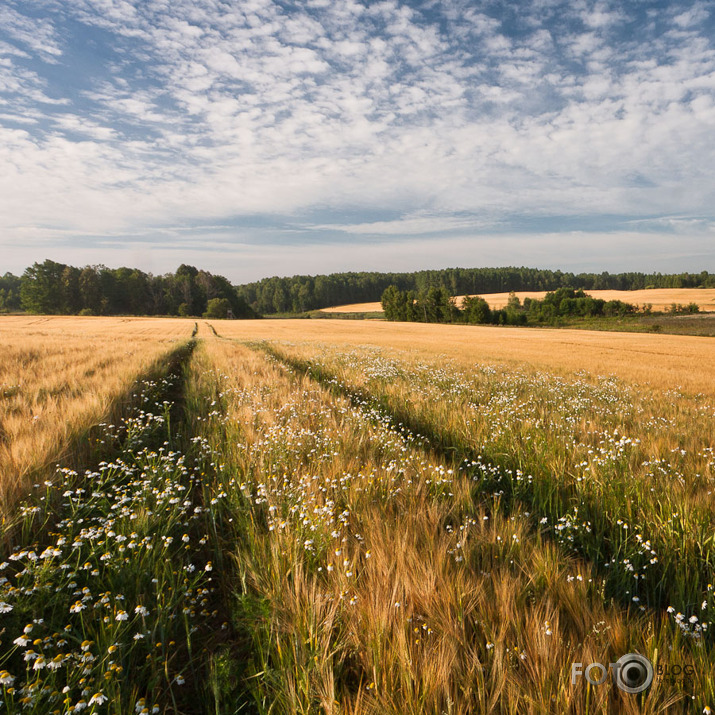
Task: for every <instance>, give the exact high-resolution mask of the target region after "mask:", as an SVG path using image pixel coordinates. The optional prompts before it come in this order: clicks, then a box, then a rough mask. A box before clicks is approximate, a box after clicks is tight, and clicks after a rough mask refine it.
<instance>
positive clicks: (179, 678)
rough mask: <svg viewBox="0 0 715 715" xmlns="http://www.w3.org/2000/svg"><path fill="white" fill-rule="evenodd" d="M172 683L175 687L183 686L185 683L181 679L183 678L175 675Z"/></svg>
mask: <svg viewBox="0 0 715 715" xmlns="http://www.w3.org/2000/svg"><path fill="white" fill-rule="evenodd" d="M174 682H175V683H176V684H177V685H183V684H184V683H185V682H186V681H185V680H184V679H183V677H182V676H181V675H177V676H176V678H175V680H174Z"/></svg>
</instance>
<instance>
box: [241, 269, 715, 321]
mask: <svg viewBox="0 0 715 715" xmlns="http://www.w3.org/2000/svg"><path fill="white" fill-rule="evenodd" d="M391 285H394V286H396V287H397V288H398V289H399V290H403V291H408V290H411V291H415V293H426V292H427V291H428V290H429V289H430V288H441V289H444V290H446V291H447V293H448V294H449V295H471V294H475V293H477V294H479V293H506V292H509V291H555V290H557V289H558V288H564V287H572V288H575V289H578V288H581V289H583V290H640V289H643V288H713V287H715V274H711V273H708V272H707V271H702V272H701V273H679V274H671V275H668V274H661V273H614V274H611V273H607V272H603V273H578V274H574V273H564V272H563V271H552V270H542V269H539V268H524V267H521V268H515V267H508V268H445V269H443V270H433V271H417V272H413V273H378V272H364V273H332V274H330V275H318V276H292V277H290V278H279V277H273V278H264V279H263V280H261V281H257V282H255V283H246V284H244V285H240V286H237V290H238V293H239V295H241V296H242V297H243V298H244V299H245V300H246V302H247V303H248V304H249V305H250V306H251V307H252V308H253V309H254V310H256V311H257V312H259V313H262V314H271V313H302V312H305V311H309V310H319V309H320V308H327V307H330V306H335V305H347V304H349V303H368V302H374V301H379V300H381V297H382V294H383V292H384V291H385V290H386V289H387V288H388V287H389V286H391Z"/></svg>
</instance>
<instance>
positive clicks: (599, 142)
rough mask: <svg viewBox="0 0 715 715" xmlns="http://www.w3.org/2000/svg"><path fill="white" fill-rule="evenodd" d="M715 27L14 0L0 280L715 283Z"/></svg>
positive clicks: (488, 8)
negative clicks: (571, 273)
mask: <svg viewBox="0 0 715 715" xmlns="http://www.w3.org/2000/svg"><path fill="white" fill-rule="evenodd" d="M714 11H715V7H714V3H713V2H712V1H711V2H699V1H696V2H649V1H647V0H630V1H629V2H623V1H620V2H602V1H600V0H598V1H592V0H569V1H568V2H561V0H532V1H531V2H528V1H526V2H518V3H517V2H513V1H496V0H494V1H492V0H486V1H484V2H468V1H462V0H425V1H424V2H398V1H394V0H386V1H384V2H358V1H357V0H303V1H302V2H297V1H295V2H292V1H288V0H283V1H281V2H278V1H272V0H234V1H230V2H229V1H227V0H3V2H2V4H0V255H2V257H3V260H2V261H0V272H4V271H5V270H11V271H14V272H20V271H22V269H24V268H25V267H26V266H27V265H29V264H30V263H32V262H34V261H36V260H43V259H44V258H52V259H54V260H58V261H62V262H66V263H71V264H74V265H84V264H87V263H92V264H96V263H105V264H106V265H110V266H119V265H131V266H137V267H140V268H143V269H144V270H150V271H153V272H155V273H162V272H165V271H168V270H174V269H175V268H176V267H177V266H178V265H179V264H180V263H193V264H194V265H196V266H199V267H201V268H206V269H208V270H212V271H215V272H219V273H222V274H224V275H226V276H227V277H229V278H231V279H232V280H234V281H237V282H239V281H240V282H242V281H248V280H254V279H257V278H260V277H263V276H267V275H291V274H294V273H322V272H331V271H339V270H414V269H421V268H439V267H446V266H455V265H462V266H480V265H491V266H495V265H530V266H538V267H552V268H563V269H567V270H575V271H580V270H598V271H600V270H609V271H612V272H614V271H621V270H660V271H664V272H671V271H680V270H692V271H699V270H703V269H706V270H711V271H713V270H715V93H714V90H715V26H714V25H715V12H714Z"/></svg>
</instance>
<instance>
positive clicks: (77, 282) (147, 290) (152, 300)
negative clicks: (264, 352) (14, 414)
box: [0, 260, 257, 318]
mask: <svg viewBox="0 0 715 715" xmlns="http://www.w3.org/2000/svg"><path fill="white" fill-rule="evenodd" d="M20 310H24V311H26V312H28V313H41V314H46V315H180V316H203V315H205V316H206V317H211V318H225V317H227V315H228V314H229V313H228V311H229V310H230V311H231V312H232V314H233V316H234V317H236V318H255V317H257V316H256V313H255V312H254V311H253V309H252V308H251V307H250V306H249V305H247V303H246V301H245V300H244V299H243V298H242V297H241V296H240V295H239V294H238V293H237V291H236V289H235V288H234V287H233V286H232V285H231V283H230V282H229V281H228V280H227V279H226V278H224V277H223V276H216V275H212V274H211V273H209V272H207V271H202V270H199V269H197V268H194V266H188V265H185V264H183V265H181V266H179V268H178V269H177V270H176V273H167V274H166V275H163V276H153V275H152V274H151V273H144V272H143V271H140V270H138V269H136V268H117V269H112V268H107V267H106V266H85V267H84V268H75V267H74V266H67V265H65V264H63V263H56V262H55V261H50V260H46V261H44V262H43V263H35V264H34V265H32V266H31V267H29V268H28V269H27V270H26V271H25V272H24V273H23V275H22V277H17V276H14V275H12V274H10V273H6V274H5V275H4V276H2V278H0V312H14V311H20Z"/></svg>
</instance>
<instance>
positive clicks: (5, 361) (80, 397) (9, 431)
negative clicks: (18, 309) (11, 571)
mask: <svg viewBox="0 0 715 715" xmlns="http://www.w3.org/2000/svg"><path fill="white" fill-rule="evenodd" d="M192 328H193V323H188V322H186V321H179V320H176V321H171V320H164V321H151V320H149V321H147V320H142V319H126V318H119V319H116V318H73V317H64V316H62V317H29V318H28V317H18V316H6V317H3V318H2V319H0V345H1V346H2V358H1V359H0V400H1V401H0V475H1V476H0V509H4V507H5V504H6V503H7V502H8V501H12V500H13V499H14V498H15V497H16V496H17V494H18V493H20V492H21V491H22V490H23V489H26V487H27V484H28V480H29V479H30V478H32V476H33V473H34V472H38V471H42V470H43V469H46V467H47V465H48V464H49V463H51V462H52V461H53V460H56V459H57V458H58V457H59V456H60V455H61V453H62V449H63V447H64V445H65V444H66V442H67V440H68V439H70V438H71V437H72V436H73V435H77V434H78V433H79V432H80V431H81V430H83V429H86V428H87V427H89V426H90V425H92V424H94V423H95V422H98V421H99V420H101V419H102V418H103V417H107V416H108V410H109V408H110V406H111V405H112V403H113V402H114V401H115V400H117V398H118V397H119V396H120V395H122V394H123V393H125V392H126V391H128V390H129V389H130V387H131V386H132V384H133V382H134V380H135V378H136V376H137V375H138V374H139V373H140V372H141V371H143V370H145V369H146V368H147V367H148V366H149V365H150V364H151V363H152V362H154V361H155V360H157V358H159V356H160V355H161V354H162V353H163V352H165V351H166V349H167V345H169V344H171V343H173V342H175V341H176V340H177V339H180V338H187V337H188V336H190V335H191V329H192Z"/></svg>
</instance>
